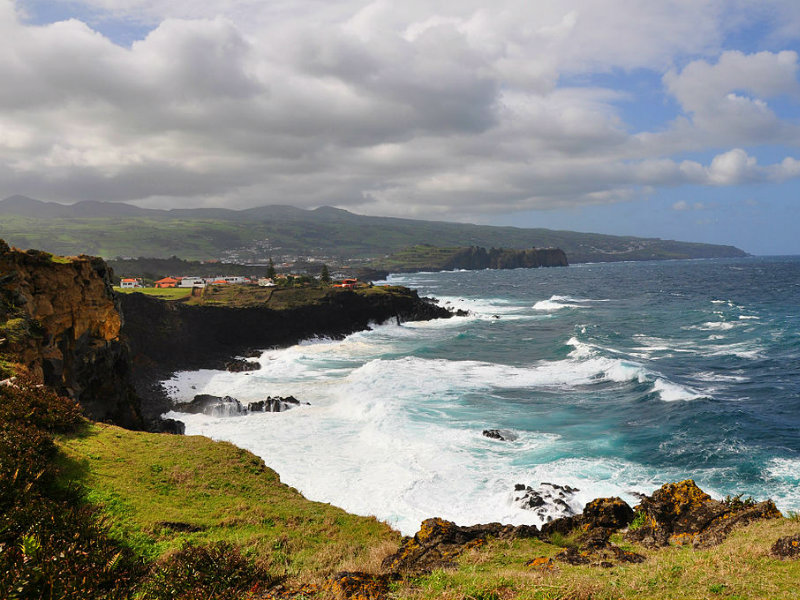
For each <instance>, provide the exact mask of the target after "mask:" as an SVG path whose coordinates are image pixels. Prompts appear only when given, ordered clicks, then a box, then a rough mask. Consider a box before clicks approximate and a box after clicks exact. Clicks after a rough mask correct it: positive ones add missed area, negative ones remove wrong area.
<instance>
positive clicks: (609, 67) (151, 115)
mask: <svg viewBox="0 0 800 600" xmlns="http://www.w3.org/2000/svg"><path fill="white" fill-rule="evenodd" d="M56 1H59V2H65V3H66V0H56ZM68 4H69V5H70V6H76V5H78V6H83V7H85V8H86V10H85V11H83V12H78V13H76V18H74V19H72V20H68V21H62V22H58V23H52V24H48V25H43V26H36V25H31V24H29V23H28V22H27V21H26V15H25V2H24V1H23V0H19V1H18V2H17V3H16V4H14V3H12V2H11V1H10V0H0V35H2V36H3V39H4V41H6V48H5V51H4V52H3V53H2V54H0V78H2V81H4V82H6V83H7V84H6V85H3V86H2V87H0V181H1V182H2V186H0V188H2V189H0V195H2V194H11V193H25V194H28V195H32V196H38V197H42V198H44V199H48V200H63V201H75V200H79V199H88V198H92V199H110V200H136V201H139V202H140V203H142V204H145V205H150V206H154V205H171V206H178V205H202V204H225V205H228V206H239V207H244V206H253V205H257V204H266V203H285V204H294V205H297V206H304V207H310V206H318V205H321V204H334V205H338V206H342V207H345V208H347V207H350V208H356V209H357V210H359V211H360V212H365V213H373V214H398V215H415V216H440V215H441V216H446V217H453V216H459V217H464V216H471V217H475V218H480V216H481V215H482V214H496V213H497V212H498V211H504V212H509V211H514V210H527V209H532V208H552V207H561V206H573V205H580V204H598V203H610V202H618V201H621V200H628V199H630V198H632V197H635V196H636V195H637V194H639V193H645V192H647V191H648V190H651V189H653V188H657V187H659V186H674V185H683V184H695V185H716V186H724V185H737V184H740V183H758V182H761V181H785V180H786V179H790V178H793V177H800V162H799V161H798V160H796V159H795V158H793V157H791V156H790V157H787V158H786V159H785V160H783V161H782V162H779V163H776V164H773V165H766V166H761V165H759V164H758V162H757V160H756V158H755V150H754V149H755V148H757V147H758V146H759V145H763V144H783V145H796V144H797V140H798V139H800V135H798V134H799V133H800V132H798V129H797V128H798V124H797V122H796V120H795V121H793V120H791V119H787V117H786V115H785V114H784V112H785V111H781V110H778V109H776V108H775V106H774V105H773V104H772V102H773V101H774V100H775V99H781V100H782V101H785V102H788V103H789V104H790V105H791V106H792V107H795V109H796V106H797V103H798V98H800V89H799V88H798V80H797V74H798V56H797V53H796V52H794V51H781V50H778V51H775V52H757V53H753V54H745V53H742V52H738V51H725V52H721V51H720V47H721V45H722V43H723V41H724V39H725V36H726V34H727V31H728V28H730V27H732V25H731V22H732V21H731V16H732V15H739V16H742V17H746V16H748V15H751V14H752V11H753V10H756V9H754V8H753V7H752V3H748V2H737V3H733V4H731V3H726V2H723V1H722V0H715V1H711V2H694V1H690V0H665V1H664V2H661V3H631V2H628V1H627V0H609V1H608V2H603V3H602V5H601V3H597V2H595V1H592V0H570V1H569V2H564V1H563V0H558V1H556V0H542V1H541V2H536V3H531V2H527V1H524V0H499V1H498V2H495V3H494V4H492V5H491V6H487V5H486V3H485V2H481V1H478V0H459V1H456V0H441V1H439V2H435V3H431V2H428V1H424V2H423V1H422V0H409V2H405V3H403V4H402V5H398V4H397V3H394V2H389V1H388V0H374V1H361V0H343V1H339V2H320V1H319V0H275V1H273V2H268V3H265V2H260V1H256V0H224V1H223V0H208V1H207V2H202V3H197V2H190V1H189V0H158V1H156V0H84V2H82V3H80V4H79V3H76V2H73V1H72V0H70V2H69V3H68ZM734 4H735V6H736V8H731V7H732V6H734ZM771 4H773V5H774V6H775V7H776V9H777V7H779V6H788V2H780V1H778V0H775V1H774V2H772V3H771ZM758 10H759V11H761V10H762V9H760V8H759V9H758ZM759 14H761V15H762V17H763V14H766V13H761V12H759ZM786 14H787V15H788V16H787V17H786V18H787V19H789V18H794V17H793V16H792V15H794V14H795V13H793V12H792V11H791V10H789V9H787V13H786ZM110 20H116V22H119V23H125V22H127V21H130V20H135V21H136V22H137V23H140V24H141V23H144V24H146V25H147V26H148V27H150V29H151V30H150V32H149V33H148V34H147V35H146V36H145V37H143V39H141V40H138V41H136V42H134V43H132V44H131V45H130V46H122V45H119V44H116V43H114V41H112V40H111V39H109V38H107V37H105V36H103V35H102V34H101V33H99V31H101V30H103V23H105V22H108V21H110ZM796 20H797V22H798V23H800V13H798V14H797V15H796ZM776 32H777V29H776ZM777 35H778V33H776V36H777ZM785 35H786V34H785V33H781V36H784V37H785ZM778 37H779V38H780V36H778ZM776 39H777V38H776ZM780 39H784V38H780ZM676 63H679V64H683V65H685V66H683V67H682V68H677V67H675V66H674V65H675V64H676ZM637 70H646V71H648V72H650V73H656V74H658V75H659V76H660V75H663V82H664V92H665V94H667V95H669V96H670V97H672V98H674V99H675V100H676V102H677V103H678V106H679V110H680V113H679V114H677V115H676V118H675V120H674V121H673V122H672V123H670V124H669V125H668V126H666V127H662V128H661V129H660V130H655V131H634V130H633V128H632V127H631V126H630V125H629V124H628V123H626V119H625V111H624V107H625V106H626V104H630V103H632V102H633V103H635V102H637V99H636V97H635V92H632V91H625V92H623V91H618V90H614V89H612V88H610V87H607V86H604V85H603V84H602V83H598V82H602V81H603V77H613V76H615V75H616V74H619V73H623V74H631V73H635V72H637ZM688 151H704V152H709V151H710V152H712V153H715V154H716V156H715V157H714V158H713V159H711V160H710V161H709V163H708V164H701V163H700V162H697V161H687V160H680V159H678V158H675V157H676V156H678V155H680V154H681V153H685V152H688Z"/></svg>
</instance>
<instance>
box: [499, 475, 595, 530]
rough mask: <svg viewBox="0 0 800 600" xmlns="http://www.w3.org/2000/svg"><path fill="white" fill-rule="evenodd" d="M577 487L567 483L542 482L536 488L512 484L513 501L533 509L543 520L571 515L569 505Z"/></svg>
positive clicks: (522, 506) (572, 512) (548, 520)
mask: <svg viewBox="0 0 800 600" xmlns="http://www.w3.org/2000/svg"><path fill="white" fill-rule="evenodd" d="M579 491H580V490H578V489H577V488H573V487H570V486H568V485H558V484H555V483H546V482H542V483H541V484H540V485H539V487H538V488H535V489H534V488H532V487H530V486H525V485H523V484H521V483H518V484H516V485H515V486H514V492H515V493H514V502H515V503H516V504H517V505H518V506H520V507H521V508H525V509H527V510H533V511H535V512H536V514H537V515H538V516H539V517H540V518H541V519H542V520H543V521H547V522H550V521H553V519H557V518H561V517H571V516H573V515H574V514H575V510H573V508H572V507H571V506H570V504H569V503H570V501H573V500H574V497H575V492H579Z"/></svg>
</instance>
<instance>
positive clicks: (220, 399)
mask: <svg viewBox="0 0 800 600" xmlns="http://www.w3.org/2000/svg"><path fill="white" fill-rule="evenodd" d="M175 410H176V411H178V412H183V413H189V414H191V415H197V414H204V415H209V416H212V417H231V416H237V415H243V414H245V413H246V412H247V409H246V408H244V407H243V406H242V403H241V402H239V401H238V400H237V399H236V398H232V397H231V396H212V395H211V394H198V395H197V396H195V397H194V399H193V400H192V401H191V402H184V403H182V404H176V405H175Z"/></svg>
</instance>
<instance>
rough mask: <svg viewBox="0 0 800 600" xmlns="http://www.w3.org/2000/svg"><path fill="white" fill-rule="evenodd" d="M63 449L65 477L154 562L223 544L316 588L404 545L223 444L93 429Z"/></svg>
mask: <svg viewBox="0 0 800 600" xmlns="http://www.w3.org/2000/svg"><path fill="white" fill-rule="evenodd" d="M59 445H60V447H61V449H62V450H63V452H64V453H65V455H66V457H67V460H65V461H64V468H65V473H66V476H67V477H68V478H70V479H72V480H78V481H80V482H82V483H83V484H84V485H85V486H87V487H88V489H89V490H90V493H89V498H88V499H89V501H91V502H94V503H97V504H99V505H101V506H102V507H103V509H104V514H105V516H106V517H107V518H108V521H109V523H110V524H111V525H112V535H114V536H116V537H118V538H119V539H122V540H125V541H127V542H128V543H130V544H132V545H133V546H134V547H135V549H136V550H137V551H138V552H140V553H141V554H143V555H144V556H147V557H149V558H155V557H157V556H159V555H162V554H163V553H165V552H166V551H168V550H170V549H174V548H176V547H178V546H180V544H181V543H182V542H183V541H184V540H191V541H193V542H197V543H204V542H210V541H219V540H223V541H227V542H230V543H233V544H236V545H240V546H242V547H243V548H244V549H245V551H248V552H251V553H253V554H254V555H256V556H258V557H259V558H263V559H265V560H266V561H267V563H268V564H269V565H270V567H271V569H272V570H273V571H274V572H277V573H281V572H284V573H286V574H288V575H290V576H297V577H300V578H302V579H303V580H305V581H308V580H311V579H314V578H318V577H320V576H322V575H325V574H329V573H332V572H336V571H339V570H343V569H348V568H349V569H352V568H355V567H356V566H357V565H361V564H369V563H371V562H374V561H375V560H376V559H375V556H377V555H382V554H383V553H385V552H386V550H387V548H394V547H395V546H396V544H397V542H398V541H399V534H398V533H397V532H395V531H393V530H392V529H391V528H390V527H389V526H388V525H386V524H384V523H381V522H379V521H377V520H376V519H374V518H366V517H358V516H355V515H350V514H348V513H346V512H344V511H343V510H341V509H338V508H335V507H332V506H331V505H329V504H322V503H318V502H311V501H309V500H306V499H305V498H303V496H301V495H300V493H299V492H297V491H296V490H295V489H293V488H290V487H288V486H286V485H283V484H281V483H280V479H279V477H278V475H277V473H275V472H274V471H272V470H271V469H268V468H267V467H265V466H264V463H263V462H262V461H261V459H259V458H257V457H256V456H255V455H253V454H251V453H250V452H247V451H245V450H241V449H239V448H236V447H235V446H233V445H232V444H228V443H225V442H214V441H212V440H210V439H207V438H204V437H200V436H170V435H166V434H152V433H143V432H134V431H129V430H126V429H121V428H119V427H114V426H111V425H102V424H92V425H90V426H88V427H87V428H86V430H85V431H84V432H83V433H82V434H81V435H78V436H70V437H63V438H62V439H60V441H59ZM298 451H301V449H298ZM169 522H172V523H183V524H186V525H187V526H190V527H192V528H196V529H198V531H194V532H181V531H178V530H176V529H178V527H177V526H174V525H172V526H171V525H165V523H169Z"/></svg>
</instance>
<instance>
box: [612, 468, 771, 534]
mask: <svg viewBox="0 0 800 600" xmlns="http://www.w3.org/2000/svg"><path fill="white" fill-rule="evenodd" d="M636 515H637V521H639V522H637V526H636V527H632V528H631V530H630V531H628V533H627V534H626V538H627V539H629V540H631V541H636V542H639V543H641V544H643V545H644V546H650V547H657V546H666V545H668V544H670V543H672V544H691V545H692V546H695V547H698V548H706V547H709V546H714V545H717V544H719V543H720V542H722V540H724V539H725V538H726V537H727V536H728V534H729V533H730V531H731V530H732V529H733V528H734V527H735V526H736V525H744V524H746V523H749V522H751V521H756V520H759V519H775V518H779V517H781V516H782V515H781V513H780V511H779V510H778V509H777V508H776V507H775V504H774V503H773V502H772V501H771V500H765V501H764V502H754V501H752V500H748V501H742V500H740V499H739V498H738V497H737V498H733V499H728V501H720V500H714V499H713V498H711V496H709V495H708V494H706V493H705V492H704V491H703V490H701V489H700V488H699V487H698V486H697V484H695V482H694V481H693V480H691V479H686V480H684V481H681V482H678V483H668V484H666V485H664V486H662V487H661V488H660V489H658V490H656V491H655V492H654V493H653V495H652V496H645V497H644V498H642V500H641V502H640V503H639V505H638V506H637V507H636Z"/></svg>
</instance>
